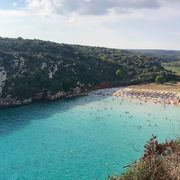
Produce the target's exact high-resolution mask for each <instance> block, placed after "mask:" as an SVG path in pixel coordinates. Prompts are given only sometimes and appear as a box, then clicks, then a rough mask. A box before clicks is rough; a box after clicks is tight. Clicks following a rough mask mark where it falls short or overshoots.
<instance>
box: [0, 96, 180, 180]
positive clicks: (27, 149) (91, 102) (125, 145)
mask: <svg viewBox="0 0 180 180" xmlns="http://www.w3.org/2000/svg"><path fill="white" fill-rule="evenodd" d="M152 134H154V135H157V137H158V139H159V141H164V140H166V139H172V138H173V139H174V138H177V137H179V135H180V108H179V107H175V106H164V105H160V104H153V103H146V104H143V103H142V104H141V103H140V102H139V101H136V100H126V99H121V98H117V97H112V96H100V95H98V94H96V93H94V92H93V93H90V94H89V95H88V96H86V97H79V98H75V99H71V100H61V101H56V102H52V103H37V104H31V105H28V106H24V107H18V108H13V109H1V110H0V179H3V180H24V179H26V180H61V179H63V180H72V179H75V180H95V179H98V180H104V179H106V178H107V176H108V175H118V174H119V173H122V172H123V171H125V169H124V168H123V166H125V165H127V164H130V163H132V162H133V161H135V160H136V159H138V158H139V157H140V156H141V155H142V153H143V148H144V144H145V143H146V141H147V140H148V139H149V138H150V137H151V136H152Z"/></svg>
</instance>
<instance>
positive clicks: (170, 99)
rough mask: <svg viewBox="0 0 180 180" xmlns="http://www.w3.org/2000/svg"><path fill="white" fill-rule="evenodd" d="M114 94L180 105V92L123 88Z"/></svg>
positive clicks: (145, 100)
mask: <svg viewBox="0 0 180 180" xmlns="http://www.w3.org/2000/svg"><path fill="white" fill-rule="evenodd" d="M113 96H116V97H127V98H131V99H139V100H143V101H144V102H148V101H152V102H154V103H163V104H173V105H180V93H176V92H168V91H154V90H147V89H135V88H121V89H119V90H118V91H116V92H115V93H113Z"/></svg>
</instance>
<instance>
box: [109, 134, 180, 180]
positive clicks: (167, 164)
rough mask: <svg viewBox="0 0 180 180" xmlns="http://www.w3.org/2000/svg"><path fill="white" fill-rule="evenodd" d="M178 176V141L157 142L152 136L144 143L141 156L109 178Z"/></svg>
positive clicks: (154, 179)
mask: <svg viewBox="0 0 180 180" xmlns="http://www.w3.org/2000/svg"><path fill="white" fill-rule="evenodd" d="M179 177H180V141H166V142H165V143H158V141H157V139H156V136H153V137H152V138H151V139H150V140H149V141H148V142H147V144H146V145H145V151H144V155H143V157H142V158H141V159H140V160H139V161H137V162H135V163H134V164H133V165H131V166H130V167H129V170H128V171H127V172H126V173H124V174H123V175H122V176H119V177H118V176H116V177H115V176H114V177H109V180H160V179H162V180H167V179H169V180H171V179H179Z"/></svg>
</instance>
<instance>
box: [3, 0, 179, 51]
mask: <svg viewBox="0 0 180 180" xmlns="http://www.w3.org/2000/svg"><path fill="white" fill-rule="evenodd" d="M0 36H1V37H15V38H16V37H23V38H28V39H42V40H49V41H54V42H59V43H69V44H82V45H91V46H103V47H112V48H120V49H174V50H180V0H0Z"/></svg>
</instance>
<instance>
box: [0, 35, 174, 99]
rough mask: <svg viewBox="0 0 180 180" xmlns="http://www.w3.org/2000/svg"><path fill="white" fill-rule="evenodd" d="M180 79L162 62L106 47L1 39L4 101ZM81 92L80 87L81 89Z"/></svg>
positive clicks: (0, 81)
mask: <svg viewBox="0 0 180 180" xmlns="http://www.w3.org/2000/svg"><path fill="white" fill-rule="evenodd" d="M158 75H161V76H163V77H165V79H166V80H172V79H173V80H174V79H176V76H175V75H174V74H173V73H171V72H169V71H167V70H165V69H164V68H163V67H162V66H161V63H160V62H159V59H158V58H155V57H151V56H146V55H139V54H138V53H136V52H132V51H127V50H118V49H108V48H100V47H88V46H80V45H67V44H57V43H53V42H49V41H41V40H24V39H22V38H18V39H9V38H0V98H1V99H2V98H15V99H28V98H32V97H37V96H39V94H41V95H40V98H39V99H43V98H47V97H48V96H49V95H54V94H56V93H58V92H84V91H86V90H89V89H94V88H97V87H107V86H108V87H110V86H117V85H126V84H137V83H147V82H154V81H155V78H156V77H157V76H158ZM77 88H79V89H78V90H77Z"/></svg>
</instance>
